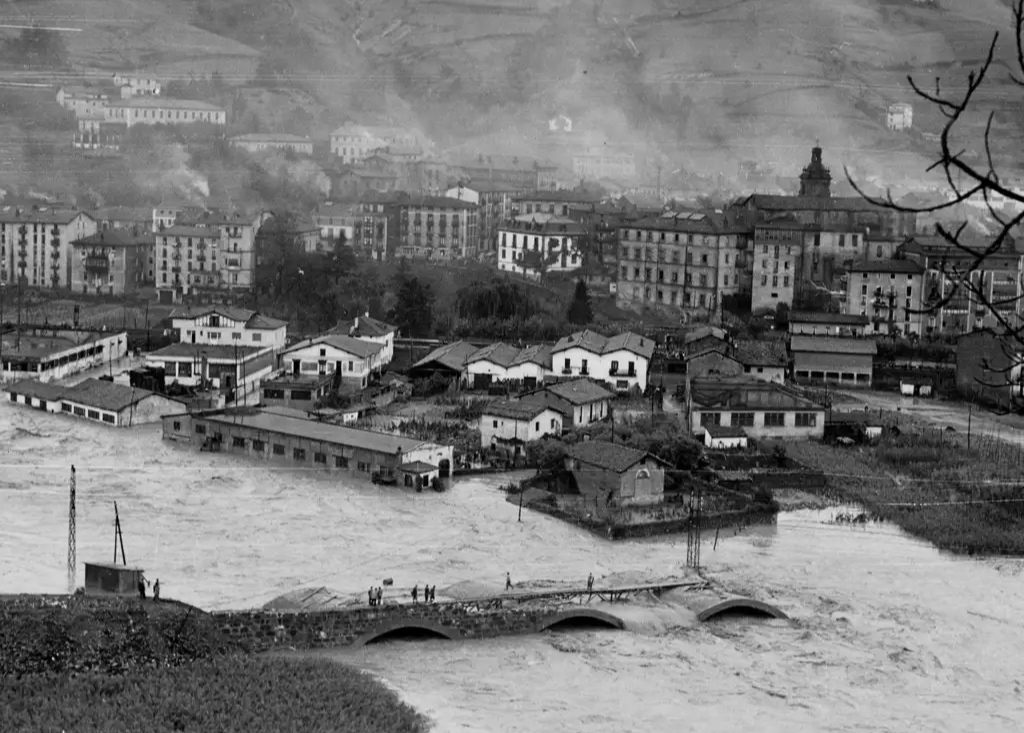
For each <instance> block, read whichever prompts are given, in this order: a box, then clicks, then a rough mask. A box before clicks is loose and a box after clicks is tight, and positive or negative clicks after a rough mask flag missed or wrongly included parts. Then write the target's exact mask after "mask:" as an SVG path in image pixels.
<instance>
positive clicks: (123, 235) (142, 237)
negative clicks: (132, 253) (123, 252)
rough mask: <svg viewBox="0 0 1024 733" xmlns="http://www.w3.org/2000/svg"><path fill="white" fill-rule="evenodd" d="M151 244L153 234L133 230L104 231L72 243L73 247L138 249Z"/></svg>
mask: <svg viewBox="0 0 1024 733" xmlns="http://www.w3.org/2000/svg"><path fill="white" fill-rule="evenodd" d="M150 244H153V233H152V232H145V233H142V234H136V233H135V232H133V231H132V230H131V229H104V230H103V231H99V232H96V233H95V234H90V235H89V236H88V237H83V238H82V239H76V240H75V241H73V242H72V243H71V245H72V246H76V245H78V246H83V247H138V246H144V245H150Z"/></svg>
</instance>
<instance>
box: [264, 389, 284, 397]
mask: <svg viewBox="0 0 1024 733" xmlns="http://www.w3.org/2000/svg"><path fill="white" fill-rule="evenodd" d="M263 399H265V400H283V399H284V390H283V389H265V390H263Z"/></svg>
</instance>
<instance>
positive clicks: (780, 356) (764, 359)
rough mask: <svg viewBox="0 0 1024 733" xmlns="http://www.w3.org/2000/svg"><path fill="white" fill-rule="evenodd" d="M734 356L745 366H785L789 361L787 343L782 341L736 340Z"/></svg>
mask: <svg viewBox="0 0 1024 733" xmlns="http://www.w3.org/2000/svg"><path fill="white" fill-rule="evenodd" d="M733 358H734V359H736V361H738V362H739V363H740V364H743V365H744V366H760V367H784V366H786V365H787V364H788V363H789V356H788V355H787V354H786V345H785V344H784V343H782V342H781V341H755V340H753V339H744V340H742V341H736V342H735V343H734V344H733Z"/></svg>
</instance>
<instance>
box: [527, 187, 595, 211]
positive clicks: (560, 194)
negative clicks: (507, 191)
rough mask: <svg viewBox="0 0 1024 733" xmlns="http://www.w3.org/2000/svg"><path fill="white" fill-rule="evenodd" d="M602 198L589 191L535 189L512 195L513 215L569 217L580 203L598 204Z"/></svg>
mask: <svg viewBox="0 0 1024 733" xmlns="http://www.w3.org/2000/svg"><path fill="white" fill-rule="evenodd" d="M600 200H601V197H600V196H599V195H597V194H594V193H590V192H589V191H533V192H531V193H527V194H520V195H518V196H513V197H512V216H522V215H524V214H551V215H553V216H563V217H568V216H569V212H570V211H571V210H572V208H573V207H574V206H576V205H579V204H596V203H598V202H599V201H600Z"/></svg>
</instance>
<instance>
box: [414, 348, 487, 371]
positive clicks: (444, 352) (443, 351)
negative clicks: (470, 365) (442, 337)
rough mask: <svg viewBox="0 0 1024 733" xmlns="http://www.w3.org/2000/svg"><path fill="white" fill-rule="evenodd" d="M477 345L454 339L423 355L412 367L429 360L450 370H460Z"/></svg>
mask: <svg viewBox="0 0 1024 733" xmlns="http://www.w3.org/2000/svg"><path fill="white" fill-rule="evenodd" d="M476 351H477V347H476V346H473V344H471V343H468V342H466V341H456V342H454V343H451V344H445V345H444V346H439V347H438V348H436V349H434V350H433V351H431V352H430V353H429V354H427V355H426V356H425V357H423V358H422V359H420V360H419V361H418V362H416V363H415V364H413V365H412V367H411V368H412V369H418V368H419V367H423V366H426V365H427V364H430V363H431V362H437V363H438V364H441V365H442V366H444V367H447V368H448V369H451V370H452V371H456V372H461V371H462V370H463V369H464V368H465V367H466V360H467V359H469V357H470V356H472V355H473V354H474V353H476Z"/></svg>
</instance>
